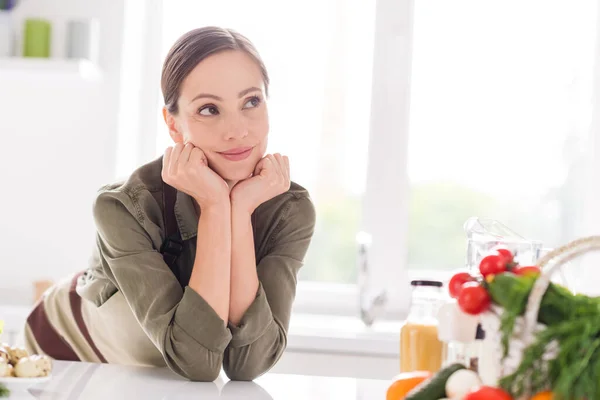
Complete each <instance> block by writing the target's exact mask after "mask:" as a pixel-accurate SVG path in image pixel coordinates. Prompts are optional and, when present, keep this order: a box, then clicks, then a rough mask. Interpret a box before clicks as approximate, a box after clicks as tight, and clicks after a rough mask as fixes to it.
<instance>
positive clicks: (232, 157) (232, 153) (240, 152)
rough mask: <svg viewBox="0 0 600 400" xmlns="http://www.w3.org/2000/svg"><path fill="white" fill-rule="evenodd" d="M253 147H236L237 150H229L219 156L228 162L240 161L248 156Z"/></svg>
mask: <svg viewBox="0 0 600 400" xmlns="http://www.w3.org/2000/svg"><path fill="white" fill-rule="evenodd" d="M252 149H253V147H238V148H237V149H229V150H226V151H223V152H220V153H219V154H220V155H222V156H223V157H224V158H226V159H227V160H229V161H242V160H245V159H246V158H248V157H249V156H250V153H252Z"/></svg>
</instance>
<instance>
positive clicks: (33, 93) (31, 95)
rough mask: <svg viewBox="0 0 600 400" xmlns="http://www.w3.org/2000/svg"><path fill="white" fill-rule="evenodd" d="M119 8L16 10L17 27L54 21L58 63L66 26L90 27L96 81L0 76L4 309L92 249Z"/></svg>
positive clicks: (70, 5)
mask: <svg viewBox="0 0 600 400" xmlns="http://www.w3.org/2000/svg"><path fill="white" fill-rule="evenodd" d="M124 2H125V0H110V1H105V0H53V1H47V0H21V4H20V6H19V7H18V8H17V9H16V10H15V14H14V16H15V19H16V22H20V20H22V18H24V17H29V16H36V17H44V18H48V19H50V20H52V21H53V23H54V31H53V42H52V46H53V56H54V57H62V56H63V55H64V48H65V46H64V41H65V37H64V23H65V21H66V20H68V19H70V18H89V17H96V18H98V19H99V22H100V30H101V33H100V61H99V66H100V68H101V71H102V80H101V81H100V82H85V81H83V80H81V79H79V78H78V77H76V76H73V77H60V76H53V75H46V76H42V75H40V74H37V73H33V74H26V73H23V72H22V71H21V72H20V73H18V74H17V73H16V71H11V70H10V68H9V69H6V68H0V150H1V154H2V156H1V159H0V182H1V186H0V302H1V303H3V304H7V303H22V302H24V301H29V300H30V298H31V297H30V296H31V290H30V288H31V284H32V281H33V280H35V279H45V278H50V279H57V278H60V277H61V276H64V275H65V274H68V273H70V272H72V271H76V270H79V269H82V268H84V267H85V266H86V263H87V260H88V257H89V255H90V251H91V248H92V245H93V240H94V237H93V225H92V219H91V205H92V200H93V197H94V194H95V192H96V190H97V189H98V187H100V186H101V185H103V184H104V183H107V182H108V181H110V180H112V179H113V177H114V175H115V165H116V149H117V132H118V129H117V128H118V127H117V125H118V110H119V90H120V64H121V55H122V41H123V40H122V39H123V26H124V17H123V15H124V11H123V10H124ZM19 25H20V24H19ZM19 288H20V289H21V290H20V291H19V290H17V289H19ZM23 288H25V289H27V290H26V291H25V292H23V291H22V289H23ZM15 293H19V294H15ZM23 293H24V294H23Z"/></svg>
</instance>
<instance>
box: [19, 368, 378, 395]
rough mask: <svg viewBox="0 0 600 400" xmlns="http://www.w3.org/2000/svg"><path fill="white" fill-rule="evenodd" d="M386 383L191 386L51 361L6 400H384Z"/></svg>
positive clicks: (162, 375) (154, 371) (156, 371)
mask: <svg viewBox="0 0 600 400" xmlns="http://www.w3.org/2000/svg"><path fill="white" fill-rule="evenodd" d="M388 385H389V382H388V381H385V380H371V379H353V378H333V377H322V376H304V375H288V374H276V373H268V374H265V375H264V376H262V377H260V378H258V379H257V380H255V381H254V382H233V381H228V380H227V378H226V377H225V375H224V374H223V373H222V374H221V376H219V378H218V379H217V380H216V381H215V382H211V383H202V382H189V381H187V380H184V379H183V378H181V377H179V376H177V375H176V374H174V373H172V372H171V371H169V370H168V369H165V368H146V367H130V366H121V365H107V364H90V363H79V362H65V361H55V362H54V369H53V373H52V378H51V379H50V380H49V381H48V382H45V383H40V384H38V385H35V386H33V387H30V388H28V389H26V390H24V391H21V392H18V391H13V392H12V393H11V396H10V397H9V398H10V399H48V400H50V399H52V400H59V399H82V400H96V399H123V400H125V399H126V400H131V399H148V400H152V399H160V400H173V399H205V400H212V399H220V400H223V399H229V400H233V399H245V400H246V399H247V400H320V399H327V400H337V399H340V400H342V399H343V400H377V399H385V393H386V390H387V387H388Z"/></svg>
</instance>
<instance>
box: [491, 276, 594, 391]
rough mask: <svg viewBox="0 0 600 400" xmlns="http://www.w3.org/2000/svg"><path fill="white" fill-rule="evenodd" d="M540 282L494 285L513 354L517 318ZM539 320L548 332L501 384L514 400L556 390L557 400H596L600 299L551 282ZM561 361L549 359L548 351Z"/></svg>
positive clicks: (509, 280) (506, 280)
mask: <svg viewBox="0 0 600 400" xmlns="http://www.w3.org/2000/svg"><path fill="white" fill-rule="evenodd" d="M534 283H535V278H533V277H524V276H516V275H514V274H501V275H498V276H496V277H495V279H494V281H493V282H491V283H490V284H489V291H490V295H491V297H492V299H493V301H494V302H495V303H496V304H499V305H501V306H502V307H503V308H504V313H503V315H502V318H501V324H500V331H501V335H502V336H501V337H502V345H503V349H504V356H505V357H506V355H507V354H508V344H509V342H510V340H511V337H512V334H513V330H514V327H515V324H516V320H517V318H518V317H519V316H520V315H522V314H523V313H524V310H525V306H526V303H527V299H528V296H529V293H530V292H531V289H532V287H533V284H534ZM538 321H539V322H541V323H543V324H544V325H546V328H545V329H543V330H542V331H540V332H538V333H537V334H536V336H535V340H534V342H533V343H532V344H531V345H530V346H529V347H528V348H527V349H526V350H525V351H524V353H523V357H522V361H521V364H520V365H519V367H518V369H517V370H516V371H515V373H513V374H511V375H509V376H507V377H505V378H503V379H502V380H501V381H500V385H501V386H502V387H503V388H504V389H505V390H508V391H509V392H511V393H512V394H513V395H514V396H521V395H524V394H531V393H536V392H539V391H542V390H548V389H551V390H552V392H553V393H554V396H555V399H556V400H580V399H586V398H587V399H595V398H598V393H600V380H599V379H598V377H599V376H600V299H598V298H592V297H587V296H583V295H574V294H572V293H571V292H570V291H568V290H567V289H566V288H564V287H562V286H559V285H556V284H554V283H551V284H550V286H549V287H548V290H547V291H546V293H545V294H544V296H543V298H542V303H541V306H540V312H539V316H538ZM551 348H553V349H555V350H556V358H554V359H550V360H544V359H543V357H544V354H545V353H546V351H547V350H548V349H551Z"/></svg>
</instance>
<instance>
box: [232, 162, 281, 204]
mask: <svg viewBox="0 0 600 400" xmlns="http://www.w3.org/2000/svg"><path fill="white" fill-rule="evenodd" d="M289 188H290V161H289V159H288V158H287V157H286V156H282V155H281V154H268V155H267V156H265V157H263V158H262V159H261V160H260V161H259V162H258V164H256V167H255V169H254V174H253V175H252V177H250V178H248V179H244V180H243V181H240V182H238V183H237V184H236V185H235V186H234V187H233V189H231V194H230V198H231V205H232V207H236V208H239V209H241V210H244V211H247V212H248V213H250V214H252V213H253V212H254V210H255V209H256V208H257V207H258V206H260V205H261V204H262V203H264V202H265V201H267V200H270V199H272V198H273V197H275V196H278V195H280V194H282V193H285V192H286V191H288V190H289Z"/></svg>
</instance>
